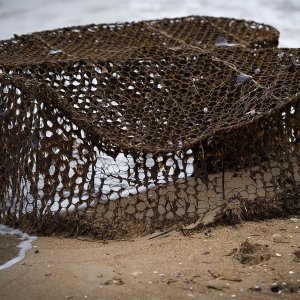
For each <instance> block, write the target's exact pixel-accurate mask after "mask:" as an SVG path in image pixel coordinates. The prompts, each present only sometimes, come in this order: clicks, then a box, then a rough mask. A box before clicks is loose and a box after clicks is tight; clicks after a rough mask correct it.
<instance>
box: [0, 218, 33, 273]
mask: <svg viewBox="0 0 300 300" xmlns="http://www.w3.org/2000/svg"><path fill="white" fill-rule="evenodd" d="M1 234H2V235H16V236H18V238H19V239H20V244H19V245H18V248H19V249H20V251H19V254H18V256H16V257H14V258H12V259H11V260H9V261H7V262H6V263H4V264H2V265H0V270H3V269H7V268H9V267H11V266H13V265H14V264H16V263H17V262H19V261H21V260H22V259H23V258H24V257H25V253H26V251H27V250H29V249H31V248H32V242H33V241H35V240H36V239H37V237H35V236H30V235H28V234H26V233H24V232H22V231H21V230H19V229H14V228H11V227H8V226H5V225H2V224H0V235H1Z"/></svg>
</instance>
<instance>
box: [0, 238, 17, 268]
mask: <svg viewBox="0 0 300 300" xmlns="http://www.w3.org/2000/svg"><path fill="white" fill-rule="evenodd" d="M19 243H20V238H18V237H17V236H12V235H0V265H2V264H4V263H5V262H7V261H9V260H11V259H13V258H14V257H16V256H17V255H18V253H19V251H20V249H19V248H18V247H17V246H18V245H19Z"/></svg>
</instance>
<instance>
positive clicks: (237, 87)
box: [0, 16, 300, 238]
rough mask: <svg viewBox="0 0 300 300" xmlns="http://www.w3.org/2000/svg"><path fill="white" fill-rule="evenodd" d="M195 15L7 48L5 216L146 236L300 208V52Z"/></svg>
mask: <svg viewBox="0 0 300 300" xmlns="http://www.w3.org/2000/svg"><path fill="white" fill-rule="evenodd" d="M278 37H279V33H278V31H277V30H276V29H274V28H273V27H271V26H267V25H263V24H258V23H255V22H250V21H244V20H235V19H225V18H211V17H198V16H193V17H186V18H177V19H163V20H156V21H143V22H137V23H123V24H101V25H88V26H82V27H71V28H63V29H58V30H53V31H45V32H39V33H33V34H30V35H22V36H15V37H14V38H12V39H10V40H7V41H1V42H0V73H1V74H0V131H1V135H0V222H1V223H5V224H9V225H13V226H19V227H21V228H23V229H24V230H27V231H29V232H35V233H38V234H51V233H64V234H70V235H72V234H91V235H93V236H97V237H100V238H119V237H132V236H136V235H139V234H145V233H149V232H152V231H153V230H156V229H166V228H170V227H172V228H173V227H180V228H183V229H184V230H187V229H189V228H192V227H193V226H195V224H196V225H197V226H198V225H199V226H201V225H203V224H205V223H206V222H208V221H207V220H211V221H212V220H214V221H217V220H219V221H220V220H223V221H224V220H225V221H230V218H232V219H234V218H235V219H262V218H265V217H276V216H277V217H278V216H285V215H289V214H297V213H300V204H299V202H300V200H299V199H300V198H299V196H300V193H299V190H300V189H299V184H300V173H299V166H300V155H299V137H300V134H299V132H300V107H299V92H300V51H299V49H279V48H277V45H278Z"/></svg>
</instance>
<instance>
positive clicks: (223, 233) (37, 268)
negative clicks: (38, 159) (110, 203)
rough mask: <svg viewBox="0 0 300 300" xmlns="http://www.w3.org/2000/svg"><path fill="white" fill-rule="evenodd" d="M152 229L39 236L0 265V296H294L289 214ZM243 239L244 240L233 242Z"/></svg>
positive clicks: (295, 225)
mask: <svg viewBox="0 0 300 300" xmlns="http://www.w3.org/2000/svg"><path fill="white" fill-rule="evenodd" d="M156 235H157V233H155V234H153V235H151V236H145V237H140V238H137V239H135V240H133V241H108V242H104V241H101V242H99V241H88V240H78V239H66V238H57V237H41V238H39V239H38V240H37V241H35V242H34V243H33V244H34V247H33V248H32V249H31V250H29V251H28V252H27V254H26V258H25V259H24V260H22V261H21V262H20V263H18V264H16V265H14V266H13V267H11V268H9V269H6V270H3V271H0V298H1V299H2V300H5V299H14V300H16V299H188V298H194V299H232V298H236V299H277V298H278V299H299V297H300V295H299V291H300V221H299V220H298V219H297V218H292V219H286V220H272V221H264V222H255V223H254V222H249V223H244V224H242V225H238V226H237V227H218V228H212V229H210V230H205V231H203V232H198V233H194V234H192V235H190V236H184V235H183V234H182V233H180V232H170V233H168V234H164V235H161V236H156ZM155 236H156V237H155ZM245 241H248V242H249V243H247V242H246V243H244V244H243V246H242V248H241V244H242V243H243V242H245ZM255 244H259V245H255ZM238 259H239V260H241V261H242V262H244V263H241V262H240V261H239V260H238ZM251 264H254V265H251Z"/></svg>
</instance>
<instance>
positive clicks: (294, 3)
mask: <svg viewBox="0 0 300 300" xmlns="http://www.w3.org/2000/svg"><path fill="white" fill-rule="evenodd" d="M188 15H206V16H217V17H218V16H224V17H234V18H243V19H248V20H254V21H257V22H262V23H266V24H269V25H272V26H274V27H276V28H277V29H278V30H279V31H280V33H281V36H280V46H281V47H293V48H300V0H248V1H247V0H124V1H117V0H0V39H8V38H10V37H12V36H13V34H24V33H30V32H34V31H40V30H47V29H54V28H58V27H66V26H72V25H83V24H90V23H95V24H98V23H114V22H124V21H133V20H142V19H144V20H150V19H159V18H164V17H179V16H188Z"/></svg>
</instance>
